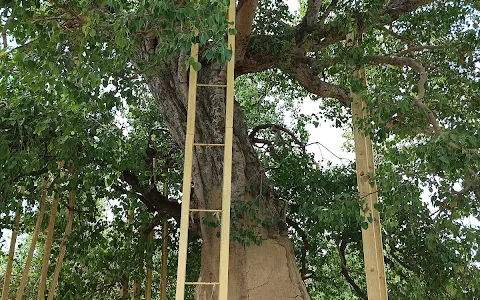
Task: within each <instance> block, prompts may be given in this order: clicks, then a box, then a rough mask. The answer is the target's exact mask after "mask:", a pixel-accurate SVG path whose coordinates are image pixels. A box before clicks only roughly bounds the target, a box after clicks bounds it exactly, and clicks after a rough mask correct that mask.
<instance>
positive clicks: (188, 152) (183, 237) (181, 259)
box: [175, 44, 198, 300]
mask: <svg viewBox="0 0 480 300" xmlns="http://www.w3.org/2000/svg"><path fill="white" fill-rule="evenodd" d="M191 56H192V57H193V58H194V59H195V61H197V60H198V44H193V45H192V50H191ZM196 100H197V72H196V71H195V70H194V69H193V67H192V66H190V78H189V89H188V104H187V105H188V109H187V131H186V136H185V161H184V168H183V188H182V214H181V219H180V242H179V246H178V270H177V290H176V295H175V299H176V300H184V297H185V278H186V270H187V247H188V222H189V219H190V218H189V214H190V191H191V182H192V165H193V143H194V139H195V112H196Z"/></svg>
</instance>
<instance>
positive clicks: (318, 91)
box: [286, 59, 351, 106]
mask: <svg viewBox="0 0 480 300" xmlns="http://www.w3.org/2000/svg"><path fill="white" fill-rule="evenodd" d="M286 71H287V72H288V73H289V74H291V75H293V76H295V78H296V79H297V81H298V83H300V84H301V85H302V86H303V87H304V88H305V89H306V90H307V91H309V92H310V93H312V94H315V95H317V96H319V97H324V98H335V99H338V100H339V101H340V102H341V103H342V104H343V105H345V106H349V105H350V102H351V99H350V93H349V92H348V91H347V90H345V89H343V88H341V87H339V86H336V85H334V84H331V83H328V82H325V81H323V80H321V79H320V78H319V77H318V75H319V74H318V69H317V68H314V67H313V66H312V65H311V64H308V63H307V62H306V61H305V60H304V59H296V60H292V63H291V64H290V65H289V67H288V69H287V70H286Z"/></svg>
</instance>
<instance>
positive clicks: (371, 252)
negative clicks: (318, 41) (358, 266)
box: [347, 33, 388, 300]
mask: <svg viewBox="0 0 480 300" xmlns="http://www.w3.org/2000/svg"><path fill="white" fill-rule="evenodd" d="M347 40H351V41H352V44H353V41H354V40H355V36H354V34H353V33H351V34H349V35H348V36H347ZM354 76H355V77H357V78H359V79H360V80H361V81H362V82H363V84H364V85H366V76H365V68H363V67H362V68H360V70H357V71H355V72H354ZM352 116H353V127H354V142H355V156H356V167H357V183H358V191H359V194H360V199H362V201H365V205H364V206H363V207H362V210H361V214H362V216H363V217H364V218H365V219H366V220H371V221H372V222H371V223H369V224H368V228H367V229H362V241H363V254H364V260H365V272H366V277H367V295H368V299H369V300H387V299H388V294H387V284H386V279H385V264H384V259H383V246H382V238H381V229H380V215H379V213H378V211H377V210H376V209H375V204H376V203H377V202H378V194H377V188H376V182H375V175H374V174H375V166H374V159H373V147H372V142H371V139H370V137H368V136H365V134H364V133H363V132H362V131H361V130H359V128H358V123H359V121H361V120H363V119H365V118H367V114H366V107H365V102H364V101H363V99H362V97H361V95H359V94H358V93H355V92H352Z"/></svg>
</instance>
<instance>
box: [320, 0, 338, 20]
mask: <svg viewBox="0 0 480 300" xmlns="http://www.w3.org/2000/svg"><path fill="white" fill-rule="evenodd" d="M337 3H338V0H332V2H330V4H329V5H328V7H327V9H326V10H325V11H324V12H323V14H322V16H321V17H320V19H319V20H318V23H319V24H323V23H325V20H326V19H327V18H328V15H329V14H330V13H331V12H332V10H333V9H334V8H335V7H336V6H337Z"/></svg>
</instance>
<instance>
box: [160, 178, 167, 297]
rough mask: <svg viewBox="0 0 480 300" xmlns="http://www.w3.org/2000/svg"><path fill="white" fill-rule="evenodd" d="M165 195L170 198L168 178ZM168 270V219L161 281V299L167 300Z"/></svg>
mask: <svg viewBox="0 0 480 300" xmlns="http://www.w3.org/2000/svg"><path fill="white" fill-rule="evenodd" d="M163 195H164V196H165V197H167V198H168V184H167V179H165V181H164V182H163ZM167 271H168V221H167V220H163V224H162V274H161V275H162V277H161V281H160V300H167Z"/></svg>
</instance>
